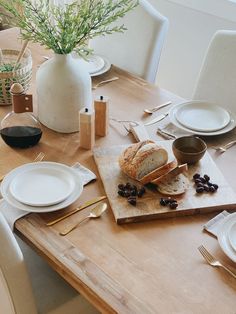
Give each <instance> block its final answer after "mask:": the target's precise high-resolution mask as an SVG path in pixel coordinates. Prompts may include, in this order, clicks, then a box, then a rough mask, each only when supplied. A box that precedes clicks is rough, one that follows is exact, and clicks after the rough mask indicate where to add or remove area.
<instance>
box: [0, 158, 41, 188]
mask: <svg viewBox="0 0 236 314" xmlns="http://www.w3.org/2000/svg"><path fill="white" fill-rule="evenodd" d="M44 157H45V154H44V153H43V152H40V153H39V154H38V155H37V156H36V157H35V159H34V160H33V162H39V161H42V160H43V159H44ZM4 177H5V174H4V175H2V176H0V182H2V180H3V179H4Z"/></svg>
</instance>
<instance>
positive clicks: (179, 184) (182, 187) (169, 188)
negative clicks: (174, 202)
mask: <svg viewBox="0 0 236 314" xmlns="http://www.w3.org/2000/svg"><path fill="white" fill-rule="evenodd" d="M188 186H189V180H188V178H186V177H185V175H183V174H179V175H177V176H176V177H174V178H172V179H171V180H170V179H169V180H168V179H167V180H164V181H162V182H160V183H159V184H158V185H157V190H158V191H159V192H160V193H161V194H164V195H170V196H171V195H179V194H183V193H184V192H185V191H186V190H187V188H188Z"/></svg>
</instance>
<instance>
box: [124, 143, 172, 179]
mask: <svg viewBox="0 0 236 314" xmlns="http://www.w3.org/2000/svg"><path fill="white" fill-rule="evenodd" d="M167 161H168V153H167V151H166V150H165V149H164V148H163V147H161V146H158V145H157V144H156V143H155V142H153V141H150V140H147V141H143V142H140V143H137V144H134V145H131V146H129V147H128V148H127V149H125V151H124V152H123V153H122V154H121V156H120V158H119V165H120V168H121V170H122V171H123V172H124V173H125V174H127V175H128V176H129V177H131V178H133V179H136V180H140V178H142V177H144V176H145V175H146V174H148V173H150V172H151V171H153V170H154V169H156V168H158V167H161V166H163V165H164V164H166V163H167Z"/></svg>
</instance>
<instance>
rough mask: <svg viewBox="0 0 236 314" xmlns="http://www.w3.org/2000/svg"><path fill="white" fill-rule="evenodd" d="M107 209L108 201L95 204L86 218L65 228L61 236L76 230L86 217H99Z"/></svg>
mask: <svg viewBox="0 0 236 314" xmlns="http://www.w3.org/2000/svg"><path fill="white" fill-rule="evenodd" d="M106 209H107V204H106V203H100V204H98V205H97V206H95V207H94V208H93V209H92V210H91V212H90V214H89V215H88V216H86V217H85V218H83V219H81V220H80V221H78V222H77V223H76V224H75V225H73V226H72V227H69V228H67V229H65V230H64V231H61V232H59V233H60V235H61V236H64V235H66V234H68V233H69V232H71V231H72V230H74V229H75V228H77V227H78V225H79V224H81V223H82V222H83V221H85V220H86V219H90V218H99V217H100V216H101V215H102V214H103V213H104V212H105V210H106Z"/></svg>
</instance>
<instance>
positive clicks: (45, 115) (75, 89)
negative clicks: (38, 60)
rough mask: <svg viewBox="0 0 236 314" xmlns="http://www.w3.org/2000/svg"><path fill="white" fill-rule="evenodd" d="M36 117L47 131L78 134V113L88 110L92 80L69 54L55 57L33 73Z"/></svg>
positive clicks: (80, 64)
mask: <svg viewBox="0 0 236 314" xmlns="http://www.w3.org/2000/svg"><path fill="white" fill-rule="evenodd" d="M36 88H37V97H38V117H39V120H40V122H41V123H42V124H44V125H45V126H47V127H48V128H50V129H52V130H54V131H57V132H61V133H72V132H76V131H79V111H80V109H82V108H83V107H87V108H91V104H92V91H91V78H90V75H89V73H88V72H87V70H86V69H85V68H84V66H83V64H82V62H81V60H79V59H75V58H73V57H72V55H71V54H66V55H63V54H55V55H54V56H53V58H52V59H49V60H48V61H46V62H44V63H43V64H42V65H41V66H40V67H39V69H38V71H37V74H36Z"/></svg>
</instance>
